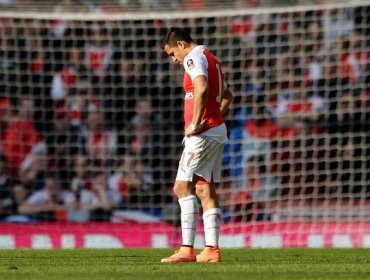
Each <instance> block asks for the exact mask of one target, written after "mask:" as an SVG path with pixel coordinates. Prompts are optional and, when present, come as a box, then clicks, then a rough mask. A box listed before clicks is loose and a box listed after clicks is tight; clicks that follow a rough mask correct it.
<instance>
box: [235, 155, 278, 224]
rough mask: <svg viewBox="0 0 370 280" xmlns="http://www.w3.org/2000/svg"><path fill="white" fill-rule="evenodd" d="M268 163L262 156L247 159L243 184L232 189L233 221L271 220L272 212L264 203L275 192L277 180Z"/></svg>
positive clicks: (269, 199)
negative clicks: (269, 211)
mask: <svg viewBox="0 0 370 280" xmlns="http://www.w3.org/2000/svg"><path fill="white" fill-rule="evenodd" d="M268 164H269V163H266V159H265V158H264V157H263V156H258V155H256V156H252V157H250V158H248V159H247V162H246V168H245V171H244V178H243V186H242V187H241V188H236V190H234V191H233V193H234V198H233V200H234V205H233V206H232V207H233V211H234V213H233V214H232V217H233V221H234V222H240V221H246V222H249V221H261V220H264V221H266V220H271V214H272V213H268V212H267V211H268V207H266V205H268V203H269V202H270V201H271V200H272V199H274V197H275V195H276V193H277V182H276V178H275V177H274V176H273V175H272V174H271V171H270V165H268Z"/></svg>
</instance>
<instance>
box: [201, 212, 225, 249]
mask: <svg viewBox="0 0 370 280" xmlns="http://www.w3.org/2000/svg"><path fill="white" fill-rule="evenodd" d="M221 217H222V211H221V209H219V208H213V209H209V210H207V211H206V212H204V213H203V223H204V234H205V242H206V246H212V247H218V241H219V236H220V224H221Z"/></svg>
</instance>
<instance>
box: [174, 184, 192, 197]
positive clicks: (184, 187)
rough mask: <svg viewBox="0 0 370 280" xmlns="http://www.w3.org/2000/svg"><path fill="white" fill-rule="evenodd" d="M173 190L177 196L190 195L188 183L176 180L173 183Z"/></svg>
mask: <svg viewBox="0 0 370 280" xmlns="http://www.w3.org/2000/svg"><path fill="white" fill-rule="evenodd" d="M173 192H174V193H175V194H176V196H177V197H179V198H181V197H185V196H188V195H191V190H190V188H189V186H188V184H185V183H178V182H176V183H175V185H174V186H173Z"/></svg>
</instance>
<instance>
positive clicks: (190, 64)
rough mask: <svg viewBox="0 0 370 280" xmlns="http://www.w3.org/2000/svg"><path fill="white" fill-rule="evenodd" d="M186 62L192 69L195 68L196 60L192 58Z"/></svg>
mask: <svg viewBox="0 0 370 280" xmlns="http://www.w3.org/2000/svg"><path fill="white" fill-rule="evenodd" d="M186 64H187V65H188V68H189V69H190V70H191V69H193V68H194V62H193V60H192V59H191V58H190V59H189V60H188V61H187V62H186Z"/></svg>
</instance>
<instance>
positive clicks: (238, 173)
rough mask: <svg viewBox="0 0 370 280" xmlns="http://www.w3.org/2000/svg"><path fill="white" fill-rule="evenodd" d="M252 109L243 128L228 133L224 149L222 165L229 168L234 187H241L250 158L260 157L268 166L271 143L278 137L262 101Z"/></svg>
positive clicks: (275, 127)
mask: <svg viewBox="0 0 370 280" xmlns="http://www.w3.org/2000/svg"><path fill="white" fill-rule="evenodd" d="M259 100H260V101H259V103H258V104H255V106H254V107H253V111H252V115H251V117H250V119H249V120H248V121H246V122H245V123H244V125H243V126H240V127H237V128H234V129H232V130H231V132H230V140H229V143H228V144H226V146H225V149H224V157H223V165H224V166H225V167H226V166H231V168H230V175H231V177H232V178H233V182H234V185H235V186H237V187H241V185H242V184H243V177H244V176H243V174H244V169H245V164H244V163H245V162H247V161H248V160H249V159H250V158H252V157H257V156H261V157H263V158H264V160H265V163H266V165H270V160H271V153H272V150H271V148H272V142H273V141H274V140H276V137H277V136H278V128H277V126H276V124H275V123H274V121H273V120H272V119H271V118H270V117H269V116H268V113H267V111H266V106H265V105H264V99H259Z"/></svg>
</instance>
